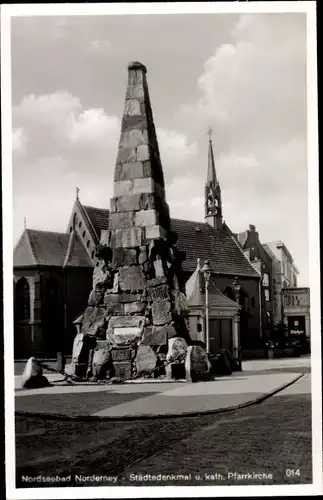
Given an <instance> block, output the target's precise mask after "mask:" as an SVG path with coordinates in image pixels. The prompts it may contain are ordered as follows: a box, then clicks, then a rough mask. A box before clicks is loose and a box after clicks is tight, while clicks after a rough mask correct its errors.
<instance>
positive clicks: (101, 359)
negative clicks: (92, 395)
mask: <svg viewBox="0 0 323 500" xmlns="http://www.w3.org/2000/svg"><path fill="white" fill-rule="evenodd" d="M110 364H111V345H110V343H109V342H107V341H106V340H98V341H97V342H96V346H95V348H94V351H93V358H92V375H93V377H95V378H98V379H104V378H105V377H106V372H107V369H108V367H109V365H110Z"/></svg>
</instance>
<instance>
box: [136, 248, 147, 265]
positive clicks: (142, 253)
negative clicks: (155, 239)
mask: <svg viewBox="0 0 323 500" xmlns="http://www.w3.org/2000/svg"><path fill="white" fill-rule="evenodd" d="M147 260H148V253H147V247H146V246H145V245H144V246H141V247H140V248H139V255H138V263H139V264H143V263H144V262H146V261H147Z"/></svg>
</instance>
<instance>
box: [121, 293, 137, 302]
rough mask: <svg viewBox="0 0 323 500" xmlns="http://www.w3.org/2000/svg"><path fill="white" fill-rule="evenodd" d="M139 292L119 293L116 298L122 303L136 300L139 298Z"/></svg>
mask: <svg viewBox="0 0 323 500" xmlns="http://www.w3.org/2000/svg"><path fill="white" fill-rule="evenodd" d="M141 297H142V294H141V293H119V294H118V300H119V302H122V303H129V302H136V301H137V300H141Z"/></svg>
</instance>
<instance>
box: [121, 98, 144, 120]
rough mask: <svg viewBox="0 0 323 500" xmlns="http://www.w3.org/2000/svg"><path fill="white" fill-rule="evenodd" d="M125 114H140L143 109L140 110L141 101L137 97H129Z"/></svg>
mask: <svg viewBox="0 0 323 500" xmlns="http://www.w3.org/2000/svg"><path fill="white" fill-rule="evenodd" d="M123 114H124V115H125V116H127V115H128V116H136V115H140V114H141V111H140V103H139V101H138V100H137V99H127V100H126V104H125V108H124V112H123Z"/></svg>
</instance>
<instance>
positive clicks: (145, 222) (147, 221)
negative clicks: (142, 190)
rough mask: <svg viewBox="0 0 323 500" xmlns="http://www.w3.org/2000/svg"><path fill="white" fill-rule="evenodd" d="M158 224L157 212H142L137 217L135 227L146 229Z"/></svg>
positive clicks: (137, 213)
mask: <svg viewBox="0 0 323 500" xmlns="http://www.w3.org/2000/svg"><path fill="white" fill-rule="evenodd" d="M155 224H157V212H156V210H140V211H139V212H136V215H135V226H139V227H146V226H153V225H155Z"/></svg>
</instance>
